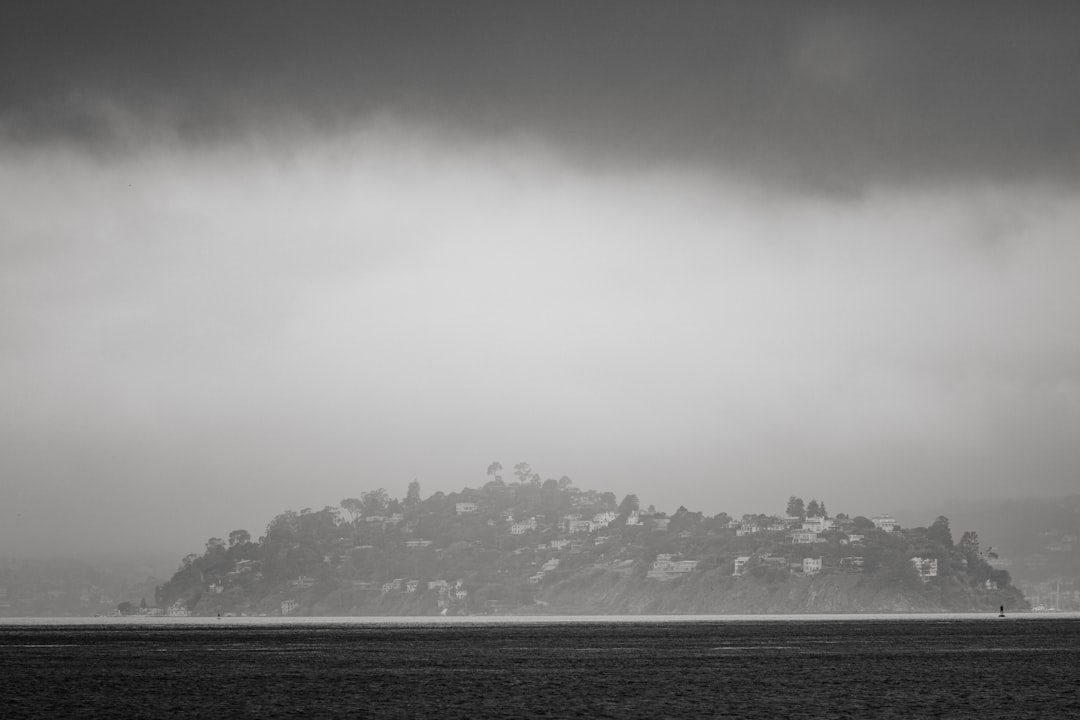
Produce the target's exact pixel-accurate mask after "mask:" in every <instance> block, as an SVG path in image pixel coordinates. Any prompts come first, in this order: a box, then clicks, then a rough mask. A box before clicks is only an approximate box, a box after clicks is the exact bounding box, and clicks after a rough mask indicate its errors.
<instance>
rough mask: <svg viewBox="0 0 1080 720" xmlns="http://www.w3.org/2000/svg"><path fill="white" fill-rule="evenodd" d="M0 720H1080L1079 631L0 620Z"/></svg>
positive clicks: (900, 624) (874, 623) (604, 622)
mask: <svg viewBox="0 0 1080 720" xmlns="http://www.w3.org/2000/svg"><path fill="white" fill-rule="evenodd" d="M0 671H2V672H0V716H2V717H4V718H23V717H43V718H74V717H95V718H96V717H102V718H105V717H118V718H119V717H226V718H234V717H251V718H273V717H387V718H418V717H433V718H435V717H437V718H478V717H506V718H512V717H567V718H569V717H583V718H584V717H609V718H622V717H640V718H661V717H732V718H788V717H803V718H859V719H860V720H862V719H865V718H905V720H910V719H911V718H924V717H949V718H1080V619H1076V618H1052V617H1041V618H1036V617H1033V616H1026V617H1017V618H1006V619H998V618H996V617H993V618H987V617H937V616H917V617H905V618H897V617H886V618H850V617H847V618H769V619H762V618H740V619H734V620H733V619H730V618H725V619H716V618H707V619H706V618H677V619H672V618H664V619H662V620H661V619H642V618H619V619H614V618H612V619H598V618H585V619H571V620H567V619H560V620H553V619H547V618H525V619H514V620H509V621H505V620H496V621H493V620H490V619H489V620H486V621H482V622H476V621H468V620H466V621H461V620H441V621H431V620H430V619H426V620H411V621H403V622H396V621H390V622H388V621H385V620H381V621H380V620H366V621H363V622H344V621H342V622H334V621H327V620H325V619H321V620H320V619H312V620H307V621H304V622H295V621H290V620H289V619H282V620H277V621H273V622H266V621H261V620H256V619H239V620H237V621H224V622H214V621H207V620H205V619H200V620H193V619H189V620H187V621H185V622H179V623H177V622H169V621H165V620H160V621H157V620H154V619H144V620H141V621H138V622H122V621H106V620H99V621H97V622H96V623H87V624H81V623H75V622H70V623H64V624H57V623H55V622H48V623H46V622H39V623H19V624H15V623H12V624H8V625H0Z"/></svg>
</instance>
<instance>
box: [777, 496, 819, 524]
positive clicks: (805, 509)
mask: <svg viewBox="0 0 1080 720" xmlns="http://www.w3.org/2000/svg"><path fill="white" fill-rule="evenodd" d="M787 515H788V517H796V518H799V519H800V520H805V519H806V518H808V517H828V515H829V511H828V510H826V509H825V502H824V501H822V502H818V501H817V500H811V501H810V502H809V503H806V504H804V503H803V499H802V498H801V497H795V496H794V495H792V496H791V497H789V498H788V503H787Z"/></svg>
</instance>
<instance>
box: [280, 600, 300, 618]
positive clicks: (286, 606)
mask: <svg viewBox="0 0 1080 720" xmlns="http://www.w3.org/2000/svg"><path fill="white" fill-rule="evenodd" d="M298 607H300V603H299V602H297V601H296V600H285V601H283V602H282V603H281V614H282V615H288V614H289V613H291V612H293V611H294V610H296V609H297V608H298Z"/></svg>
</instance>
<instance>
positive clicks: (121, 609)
mask: <svg viewBox="0 0 1080 720" xmlns="http://www.w3.org/2000/svg"><path fill="white" fill-rule="evenodd" d="M116 611H117V612H118V613H120V614H121V615H134V614H135V606H134V605H132V604H131V603H129V602H128V601H127V600H125V601H124V602H122V603H120V604H119V605H117V606H116Z"/></svg>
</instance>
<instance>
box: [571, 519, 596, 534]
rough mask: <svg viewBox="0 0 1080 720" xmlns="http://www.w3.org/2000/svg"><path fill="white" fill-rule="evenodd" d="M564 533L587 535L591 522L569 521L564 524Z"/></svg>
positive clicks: (590, 528) (590, 529)
mask: <svg viewBox="0 0 1080 720" xmlns="http://www.w3.org/2000/svg"><path fill="white" fill-rule="evenodd" d="M566 531H567V532H568V533H570V534H571V535H572V534H574V533H582V532H584V533H587V532H591V531H592V522H591V521H589V520H571V521H569V522H568V523H567V524H566Z"/></svg>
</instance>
